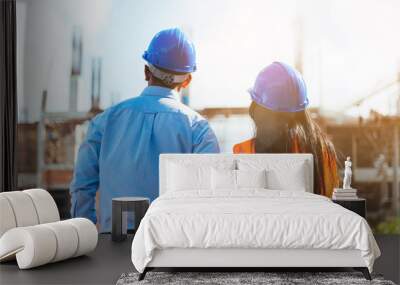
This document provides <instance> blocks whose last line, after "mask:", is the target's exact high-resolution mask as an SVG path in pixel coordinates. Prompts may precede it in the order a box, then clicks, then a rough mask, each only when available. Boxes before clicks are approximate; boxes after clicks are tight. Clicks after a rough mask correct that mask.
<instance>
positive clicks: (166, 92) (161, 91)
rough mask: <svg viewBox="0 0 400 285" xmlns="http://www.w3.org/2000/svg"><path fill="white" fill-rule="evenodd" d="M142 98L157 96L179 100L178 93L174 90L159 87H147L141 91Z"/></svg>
mask: <svg viewBox="0 0 400 285" xmlns="http://www.w3.org/2000/svg"><path fill="white" fill-rule="evenodd" d="M141 95H142V96H159V97H167V98H172V99H176V100H179V93H178V92H177V91H175V90H174V89H170V88H166V87H161V86H154V85H153V86H147V87H146V88H145V89H144V90H143V91H142V94H141Z"/></svg>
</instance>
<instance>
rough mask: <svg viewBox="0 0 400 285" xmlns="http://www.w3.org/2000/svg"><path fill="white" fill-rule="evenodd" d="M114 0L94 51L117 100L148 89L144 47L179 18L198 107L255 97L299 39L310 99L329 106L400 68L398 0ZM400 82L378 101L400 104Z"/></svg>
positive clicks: (342, 103)
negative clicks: (194, 64)
mask: <svg viewBox="0 0 400 285" xmlns="http://www.w3.org/2000/svg"><path fill="white" fill-rule="evenodd" d="M106 2H107V1H106V0H104V3H106ZM107 5H108V6H107ZM107 5H106V4H105V5H103V6H104V7H106V8H104V7H103V9H102V8H101V5H99V6H98V8H97V11H98V12H97V13H96V15H97V17H99V21H100V22H101V25H99V26H96V27H94V28H93V29H94V30H93V32H94V34H95V35H96V41H95V44H93V46H92V47H89V50H91V51H92V52H93V53H98V54H99V55H101V56H102V57H103V60H104V67H105V68H104V78H107V79H105V81H104V92H103V94H105V95H108V96H109V97H110V95H109V94H111V93H114V94H119V95H115V96H116V97H117V98H114V100H122V99H125V98H128V97H132V96H136V95H137V94H138V93H139V92H140V91H141V90H142V88H143V87H144V86H145V82H144V81H143V63H144V62H143V60H142V59H141V55H142V53H143V51H144V50H145V49H146V47H147V45H148V43H149V41H150V40H151V38H152V36H153V35H154V34H155V33H156V32H158V31H159V30H161V29H165V28H169V27H175V26H178V27H181V28H183V29H184V30H185V31H187V32H188V33H189V34H190V36H191V37H192V39H193V42H194V43H195V45H196V48H197V53H198V71H197V72H196V73H195V74H194V79H193V84H192V88H191V94H192V97H191V104H192V106H193V107H195V108H204V107H211V106H225V107H228V106H247V105H248V103H249V96H248V94H247V92H246V90H247V89H248V88H249V87H251V86H252V84H253V82H254V80H255V77H256V75H257V73H258V72H259V71H260V70H261V69H262V68H263V67H264V66H266V65H268V64H269V63H271V62H272V61H274V60H281V61H285V62H287V63H289V64H294V62H295V56H296V54H297V52H298V49H299V47H300V46H301V50H302V55H303V56H302V58H303V74H304V77H305V80H306V83H307V85H308V90H309V96H310V100H311V104H312V105H313V106H320V105H322V107H323V108H324V109H325V110H329V111H340V110H342V109H343V108H345V107H346V106H349V105H350V104H351V103H352V102H354V101H356V100H357V99H359V98H361V97H363V96H365V95H367V94H368V93H370V92H371V91H372V90H374V89H376V88H379V87H380V86H383V85H385V84H387V83H389V82H390V81H394V80H396V78H397V72H400V1H398V0H384V1H382V0H380V1H379V0H331V1H329V0H324V1H321V0H302V1H293V0H280V1H266V0H259V1H255V0H252V1H245V0H236V1H234V0H218V1H215V0H203V1H188V0H169V1H144V0H143V1H129V0H114V1H112V2H111V4H107ZM106 14H107V15H106ZM102 17H103V18H102ZM88 21H89V20H88ZM90 22H93V19H90ZM299 31H302V33H301V35H302V37H300V36H299V35H300V34H299ZM396 88H397V89H396ZM399 89H400V87H396V86H395V87H394V88H392V89H391V90H390V92H387V93H386V94H387V96H386V97H388V96H389V95H390V96H391V97H392V99H390V98H389V97H388V98H386V97H385V98H386V99H375V101H376V102H375V103H373V104H374V106H375V107H376V108H383V109H382V111H385V110H386V111H391V110H392V111H393V110H394V106H393V104H394V103H395V100H393V98H394V94H396V92H397V94H399V93H400V91H399ZM108 99H109V100H110V101H111V99H110V98H108ZM378 105H382V106H381V107H379V106H378ZM357 112H359V111H357ZM353 113H354V110H353Z"/></svg>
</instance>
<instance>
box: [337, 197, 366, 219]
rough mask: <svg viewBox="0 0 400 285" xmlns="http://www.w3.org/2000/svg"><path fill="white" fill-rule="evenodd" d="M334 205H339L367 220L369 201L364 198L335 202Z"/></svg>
mask: <svg viewBox="0 0 400 285" xmlns="http://www.w3.org/2000/svg"><path fill="white" fill-rule="evenodd" d="M332 202H333V203H336V204H339V205H340V206H342V207H344V208H346V209H348V210H350V211H353V212H354V213H356V214H359V215H360V216H361V217H363V218H364V219H366V218H367V201H366V200H365V199H364V198H355V199H351V200H334V199H332Z"/></svg>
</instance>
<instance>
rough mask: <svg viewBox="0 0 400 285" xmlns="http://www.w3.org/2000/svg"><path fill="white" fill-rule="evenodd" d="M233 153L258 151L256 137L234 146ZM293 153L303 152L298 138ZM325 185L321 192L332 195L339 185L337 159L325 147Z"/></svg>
mask: <svg viewBox="0 0 400 285" xmlns="http://www.w3.org/2000/svg"><path fill="white" fill-rule="evenodd" d="M233 153H256V148H255V139H254V138H253V139H250V140H247V141H244V142H241V143H238V144H236V145H234V146H233ZM293 153H301V151H300V147H299V144H298V142H297V140H295V141H294V146H293ZM322 161H323V177H322V179H323V185H324V187H323V188H324V189H321V194H322V195H324V196H326V197H332V193H333V188H335V187H339V178H338V173H337V165H336V159H335V158H334V157H332V156H331V155H330V154H329V152H328V151H327V150H326V149H325V148H324V149H323V159H322Z"/></svg>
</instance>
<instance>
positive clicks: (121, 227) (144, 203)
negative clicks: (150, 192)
mask: <svg viewBox="0 0 400 285" xmlns="http://www.w3.org/2000/svg"><path fill="white" fill-rule="evenodd" d="M149 205H150V200H149V199H148V198H144V197H119V198H113V199H112V230H111V237H112V240H113V241H123V240H125V239H126V237H127V232H128V230H127V227H128V212H133V214H134V218H135V225H134V226H135V232H136V230H137V229H138V227H139V224H140V221H141V220H142V218H143V217H144V215H145V214H146V211H147V209H148V208H149Z"/></svg>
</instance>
